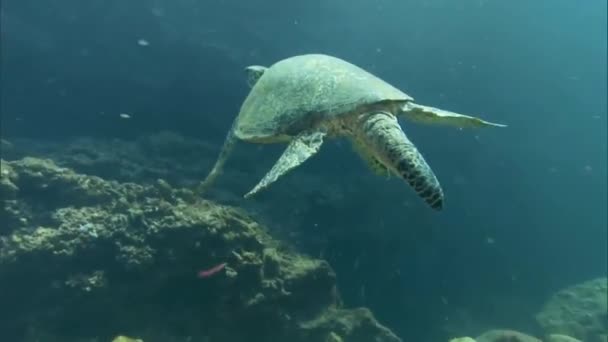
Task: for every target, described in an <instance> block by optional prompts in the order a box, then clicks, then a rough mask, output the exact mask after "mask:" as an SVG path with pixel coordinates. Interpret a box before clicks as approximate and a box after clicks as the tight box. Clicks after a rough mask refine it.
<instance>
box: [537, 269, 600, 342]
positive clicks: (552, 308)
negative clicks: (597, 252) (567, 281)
mask: <svg viewBox="0 0 608 342" xmlns="http://www.w3.org/2000/svg"><path fill="white" fill-rule="evenodd" d="M536 319H537V321H538V323H539V324H540V325H541V326H542V327H543V329H544V330H545V331H546V332H547V333H549V334H563V335H569V336H572V337H575V338H578V339H580V340H582V341H585V342H604V341H607V340H608V279H607V278H598V279H593V280H589V281H586V282H583V283H581V284H577V285H574V286H571V287H568V288H565V289H563V290H560V291H558V292H557V293H555V294H554V295H553V296H551V298H550V299H549V300H548V301H547V302H546V303H545V305H544V307H543V308H542V310H541V311H540V312H539V313H538V314H537V315H536Z"/></svg>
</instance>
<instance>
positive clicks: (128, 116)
mask: <svg viewBox="0 0 608 342" xmlns="http://www.w3.org/2000/svg"><path fill="white" fill-rule="evenodd" d="M120 118H121V119H130V118H131V115H129V114H127V113H120Z"/></svg>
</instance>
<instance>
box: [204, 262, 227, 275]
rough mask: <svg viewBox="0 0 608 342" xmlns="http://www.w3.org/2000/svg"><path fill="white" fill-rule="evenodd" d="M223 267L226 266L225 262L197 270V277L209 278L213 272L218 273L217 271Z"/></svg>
mask: <svg viewBox="0 0 608 342" xmlns="http://www.w3.org/2000/svg"><path fill="white" fill-rule="evenodd" d="M224 267H226V263H225V262H223V263H221V264H219V265H216V266H213V267H211V268H210V269H207V270H202V271H199V272H198V277H199V278H209V277H211V276H212V275H214V274H216V273H218V272H219V271H221V270H223V269H224Z"/></svg>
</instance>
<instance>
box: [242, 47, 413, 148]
mask: <svg viewBox="0 0 608 342" xmlns="http://www.w3.org/2000/svg"><path fill="white" fill-rule="evenodd" d="M412 100H413V99H412V98H411V97H410V96H409V95H407V94H405V93H403V92H402V91H401V90H399V89H397V88H395V87H393V86H392V85H390V84H388V83H387V82H385V81H383V80H381V79H380V78H378V77H376V76H374V75H372V74H371V73H369V72H367V71H365V70H363V69H361V68H360V67H358V66H356V65H353V64H351V63H349V62H346V61H344V60H342V59H340V58H336V57H332V56H327V55H322V54H307V55H300V56H294V57H290V58H287V59H283V60H281V61H279V62H276V63H275V64H273V65H272V66H270V67H269V68H268V70H266V71H265V72H264V74H263V75H262V76H261V77H260V79H259V80H258V81H257V83H256V84H255V85H254V86H253V88H252V89H251V91H250V93H249V95H248V96H247V98H246V99H245V101H244V102H243V104H242V106H241V110H240V112H239V115H238V117H237V119H236V121H235V126H234V128H233V129H234V133H235V135H236V136H237V137H238V138H240V139H243V140H248V141H261V142H263V141H275V140H283V139H286V138H289V137H293V136H295V135H297V134H299V133H300V132H302V131H304V130H306V129H309V128H312V127H314V126H315V125H317V124H318V123H319V122H321V121H323V120H326V119H332V118H335V117H336V116H341V115H348V114H349V113H354V112H356V111H357V110H359V109H361V108H366V107H367V106H370V105H375V104H378V105H379V106H380V108H381V106H382V105H383V104H385V103H392V102H406V101H412Z"/></svg>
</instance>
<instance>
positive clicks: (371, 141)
mask: <svg viewBox="0 0 608 342" xmlns="http://www.w3.org/2000/svg"><path fill="white" fill-rule="evenodd" d="M361 119H362V120H361V121H360V122H359V127H358V128H359V130H360V134H358V138H359V139H362V140H363V143H364V144H365V145H366V146H368V147H369V149H370V150H371V152H372V153H373V154H374V155H375V157H376V158H377V159H378V160H379V161H380V162H381V163H383V164H384V165H385V166H386V167H387V168H388V169H390V170H391V171H392V172H394V173H395V174H397V175H399V176H400V177H401V178H403V179H404V180H405V181H406V182H407V183H408V184H409V185H410V186H411V187H412V188H414V190H415V191H416V193H417V194H418V196H420V197H421V198H422V199H423V200H424V201H425V202H426V203H427V204H428V205H429V206H430V207H431V208H433V209H435V210H441V209H442V208H443V190H442V189H441V185H440V184H439V181H438V180H437V177H436V176H435V174H434V173H433V170H431V168H430V167H429V165H428V164H427V163H426V161H425V160H424V158H423V157H422V154H420V152H418V149H417V148H416V146H414V144H413V143H412V142H411V141H410V140H409V139H408V138H407V136H406V135H405V133H404V132H403V130H402V129H401V126H399V122H398V121H397V118H396V117H395V116H394V115H392V114H389V113H383V112H380V113H372V114H369V115H365V116H363V117H361Z"/></svg>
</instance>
